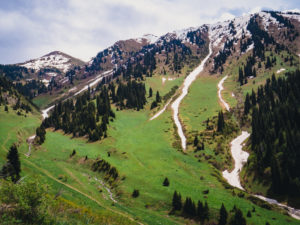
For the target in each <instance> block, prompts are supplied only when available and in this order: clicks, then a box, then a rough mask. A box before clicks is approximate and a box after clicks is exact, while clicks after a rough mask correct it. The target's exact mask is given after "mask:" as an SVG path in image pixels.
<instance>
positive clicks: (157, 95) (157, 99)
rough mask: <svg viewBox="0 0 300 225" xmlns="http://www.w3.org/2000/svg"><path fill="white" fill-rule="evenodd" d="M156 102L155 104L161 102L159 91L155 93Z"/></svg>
mask: <svg viewBox="0 0 300 225" xmlns="http://www.w3.org/2000/svg"><path fill="white" fill-rule="evenodd" d="M156 102H157V103H159V102H161V97H160V95H159V91H157V92H156Z"/></svg>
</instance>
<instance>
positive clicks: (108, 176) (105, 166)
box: [92, 159, 119, 183]
mask: <svg viewBox="0 0 300 225" xmlns="http://www.w3.org/2000/svg"><path fill="white" fill-rule="evenodd" d="M92 170H93V171H94V172H99V173H100V172H103V173H104V174H105V176H104V179H105V180H106V181H109V182H110V183H112V182H113V181H115V180H116V179H117V178H118V177H119V172H118V170H117V169H116V167H114V166H111V165H110V163H109V162H107V161H105V160H104V159H98V160H96V162H94V163H93V164H92Z"/></svg>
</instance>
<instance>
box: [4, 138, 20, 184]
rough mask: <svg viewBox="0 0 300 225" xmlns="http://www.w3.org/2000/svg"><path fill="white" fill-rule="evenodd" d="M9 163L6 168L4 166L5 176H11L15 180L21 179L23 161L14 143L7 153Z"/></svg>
mask: <svg viewBox="0 0 300 225" xmlns="http://www.w3.org/2000/svg"><path fill="white" fill-rule="evenodd" d="M6 158H7V164H6V165H5V167H6V168H3V170H4V171H3V173H5V172H6V174H3V176H4V177H8V176H10V177H11V180H12V181H13V182H17V181H18V180H19V179H20V172H21V162H20V159H19V153H18V149H17V146H16V145H15V144H13V145H12V146H11V147H10V149H9V151H8V153H7V156H6Z"/></svg>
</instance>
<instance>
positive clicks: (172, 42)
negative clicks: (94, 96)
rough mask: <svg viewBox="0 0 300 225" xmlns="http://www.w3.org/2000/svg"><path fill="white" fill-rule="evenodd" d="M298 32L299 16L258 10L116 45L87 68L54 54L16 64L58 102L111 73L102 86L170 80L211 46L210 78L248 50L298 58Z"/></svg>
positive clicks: (93, 60) (80, 62) (299, 26)
mask: <svg viewBox="0 0 300 225" xmlns="http://www.w3.org/2000/svg"><path fill="white" fill-rule="evenodd" d="M299 32H300V14H299V13H298V12H275V11H263V12H259V13H256V14H248V15H244V16H241V17H237V18H234V19H232V20H227V21H224V22H218V23H215V24H211V25H202V26H199V27H191V28H187V29H182V30H178V31H173V32H169V33H167V34H165V35H162V36H160V37H157V36H154V35H151V34H147V35H144V36H142V37H140V38H132V39H129V40H120V41H117V42H116V43H115V44H114V45H112V46H110V47H108V48H106V49H104V50H103V51H100V52H99V53H98V54H97V55H96V56H95V57H94V58H92V60H91V61H89V62H88V63H84V62H82V61H81V60H78V59H75V58H73V57H71V56H69V55H67V54H65V53H62V52H59V51H55V52H51V53H49V54H47V55H45V56H42V57H40V58H38V59H33V60H30V61H27V62H25V63H20V64H18V65H20V66H22V67H25V68H26V69H27V75H26V76H25V77H26V78H25V77H23V80H24V81H25V80H26V79H27V80H28V79H35V80H39V81H41V82H43V83H44V84H45V85H46V86H47V87H48V86H50V87H48V93H47V94H43V95H48V94H49V93H50V92H51V94H52V95H53V96H55V98H60V97H59V93H61V90H62V88H65V89H67V90H69V91H70V92H72V91H73V90H76V89H78V88H80V87H82V86H83V85H86V84H88V83H89V82H90V81H91V80H93V79H95V77H98V76H99V75H100V74H103V73H104V72H106V71H110V70H113V73H112V75H111V76H110V77H109V76H108V77H107V78H106V82H107V81H109V80H110V79H112V78H115V77H118V76H123V77H124V76H125V77H134V78H141V77H142V75H146V76H152V74H153V73H154V72H155V73H159V74H169V75H175V74H179V73H182V72H184V70H183V68H184V67H187V66H189V67H195V66H196V65H197V64H199V62H200V61H201V58H203V57H204V56H205V55H206V54H207V52H208V43H209V42H210V41H211V42H212V46H213V54H212V56H211V60H209V63H208V64H209V65H208V68H209V70H210V72H211V73H222V72H223V70H224V68H223V65H224V64H226V62H227V60H228V59H229V58H233V57H240V56H241V55H243V54H245V53H247V52H248V51H250V50H253V49H255V50H254V54H255V55H258V54H260V53H259V52H261V51H263V50H265V49H266V48H269V47H270V46H273V47H274V48H276V49H277V50H279V49H286V50H288V51H290V52H292V53H294V54H299V53H300V37H299ZM277 50H276V51H277ZM258 51H259V52H258ZM18 79H22V77H21V78H18ZM74 86H76V87H77V88H75V87H74ZM43 93H44V92H43ZM48 99H49V98H48ZM49 101H50V102H51V100H49Z"/></svg>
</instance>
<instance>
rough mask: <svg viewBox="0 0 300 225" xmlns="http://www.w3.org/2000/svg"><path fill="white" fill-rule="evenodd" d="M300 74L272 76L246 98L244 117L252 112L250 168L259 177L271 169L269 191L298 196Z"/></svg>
mask: <svg viewBox="0 0 300 225" xmlns="http://www.w3.org/2000/svg"><path fill="white" fill-rule="evenodd" d="M299 86H300V71H299V70H297V71H295V72H290V73H287V74H286V78H278V79H276V78H275V76H274V75H273V76H272V79H268V80H267V81H266V84H265V85H264V86H260V87H259V88H258V90H257V93H255V92H254V91H252V94H251V96H249V95H247V96H246V100H245V105H244V108H245V110H244V113H245V114H248V113H250V112H252V122H251V125H252V134H251V148H252V151H253V153H254V156H255V157H252V158H251V160H252V161H253V162H252V163H251V164H252V165H255V166H254V167H255V168H254V169H255V170H256V172H257V173H258V175H260V176H261V177H263V176H264V171H265V170H266V169H267V168H270V169H271V178H270V179H271V181H272V187H271V189H272V191H273V192H274V193H276V194H289V195H296V196H299V194H300V164H299V160H300V151H299V149H300V131H299V128H300V119H299V118H300V115H299V112H300V102H299V99H300V91H299Z"/></svg>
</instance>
